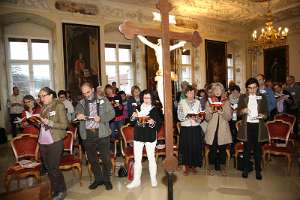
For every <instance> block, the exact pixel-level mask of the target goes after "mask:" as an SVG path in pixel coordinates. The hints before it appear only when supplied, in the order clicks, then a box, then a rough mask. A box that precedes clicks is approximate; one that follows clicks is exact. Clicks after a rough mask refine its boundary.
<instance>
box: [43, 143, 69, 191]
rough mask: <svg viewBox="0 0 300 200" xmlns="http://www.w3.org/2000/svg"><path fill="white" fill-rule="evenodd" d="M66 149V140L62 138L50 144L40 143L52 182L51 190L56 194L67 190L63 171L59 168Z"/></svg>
mask: <svg viewBox="0 0 300 200" xmlns="http://www.w3.org/2000/svg"><path fill="white" fill-rule="evenodd" d="M63 150H64V141H63V140H60V141H57V142H54V143H53V144H49V145H43V144H41V145H40V153H41V157H42V158H43V162H44V164H45V167H46V170H47V172H48V177H49V180H50V183H51V190H52V192H53V193H54V195H55V194H58V193H59V192H65V191H66V190H67V187H66V183H65V179H64V176H63V174H62V172H61V171H60V169H59V163H60V160H61V156H62V153H63Z"/></svg>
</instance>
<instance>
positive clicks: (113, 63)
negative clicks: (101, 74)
mask: <svg viewBox="0 0 300 200" xmlns="http://www.w3.org/2000/svg"><path fill="white" fill-rule="evenodd" d="M107 44H108V45H115V48H116V59H117V60H116V61H106V60H104V63H105V76H107V74H106V65H115V66H116V77H117V80H114V81H116V83H117V87H118V88H120V80H121V79H120V66H121V65H129V66H131V69H132V71H131V72H132V79H124V80H132V83H133V84H132V86H133V85H134V83H135V81H136V80H135V79H136V76H135V70H136V69H135V64H134V54H133V49H132V47H133V45H132V44H131V43H124V42H104V53H105V48H107V47H106V45H107ZM122 45H124V46H126V45H128V46H130V50H131V61H130V62H120V61H119V47H120V46H122ZM104 58H105V55H104ZM122 80H123V79H122ZM107 83H109V82H108V79H107Z"/></svg>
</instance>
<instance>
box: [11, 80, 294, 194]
mask: <svg viewBox="0 0 300 200" xmlns="http://www.w3.org/2000/svg"><path fill="white" fill-rule="evenodd" d="M263 78H264V77H263V76H262V75H258V76H257V77H256V78H250V79H248V80H247V82H246V84H245V88H246V90H247V92H246V93H245V94H240V89H239V87H238V86H233V87H231V88H230V93H231V94H230V95H229V96H228V95H226V92H225V88H224V86H223V85H222V84H221V83H212V84H211V87H210V88H209V89H208V90H207V91H204V90H200V91H199V93H197V92H196V90H195V88H194V87H193V86H191V85H186V86H185V87H184V91H182V92H181V93H180V95H179V102H178V105H177V117H178V120H179V124H180V135H179V153H178V159H179V163H180V164H181V165H183V166H184V170H183V173H184V175H188V174H189V173H190V172H193V173H196V172H197V170H196V168H197V167H201V166H202V160H203V159H202V151H203V149H204V145H207V146H208V149H209V152H210V155H211V156H210V157H211V159H210V160H211V162H212V163H213V164H214V169H215V170H216V171H219V170H221V171H222V174H224V175H225V174H226V171H225V167H224V165H225V162H226V148H227V147H228V145H229V144H231V143H235V142H236V141H237V140H239V141H243V142H244V152H243V155H244V156H243V157H244V161H245V164H244V166H245V167H244V169H243V172H242V177H244V178H247V177H248V173H249V171H250V169H249V165H248V164H247V163H249V159H250V155H251V154H250V153H251V152H252V151H253V152H254V159H255V171H256V179H258V180H261V179H262V174H261V145H260V143H261V142H267V141H268V134H267V130H266V127H265V125H264V123H265V121H266V120H267V119H269V117H270V116H271V115H272V112H273V110H274V108H275V107H276V100H275V102H274V101H273V98H274V93H272V91H270V90H269V89H268V88H266V86H265V84H264V79H263ZM289 78H290V79H293V77H291V76H290V77H288V80H289ZM289 81H290V82H293V80H289ZM287 90H289V91H290V93H289V94H291V96H293V97H294V96H295V97H296V96H297V95H298V96H299V95H300V93H299V89H298V88H297V87H296V86H294V85H292V83H291V84H289V86H288V88H287ZM276 92H277V93H280V92H281V91H280V90H279V89H276ZM81 93H82V95H83V98H82V99H81V100H80V101H79V102H78V103H77V106H76V107H75V109H74V108H73V106H71V105H72V104H70V103H69V102H66V93H65V92H64V91H60V92H59V93H58V97H59V98H58V99H57V97H56V93H55V91H53V90H51V89H50V88H48V87H44V88H42V89H41V90H40V92H39V98H40V104H41V106H40V105H39V104H38V103H37V102H36V101H35V99H34V98H33V97H32V96H31V95H26V96H25V97H24V98H23V99H22V100H21V99H18V98H17V97H16V96H18V94H19V92H18V88H16V87H15V88H14V89H13V96H15V97H14V98H12V99H11V106H12V107H14V109H12V110H11V111H13V113H12V114H13V115H14V116H13V117H15V115H16V116H17V115H18V116H19V117H20V118H24V117H26V113H20V112H19V111H18V107H21V106H24V107H25V109H26V112H29V113H30V114H40V119H41V125H40V126H39V127H36V126H33V125H32V124H29V123H28V122H26V121H24V122H22V127H23V128H24V130H26V131H25V132H28V133H33V134H39V139H38V142H39V144H40V152H41V157H42V162H43V164H44V165H45V167H46V170H47V172H48V176H49V179H50V182H51V188H52V196H53V199H64V198H65V196H66V190H67V189H66V184H65V181H64V177H63V174H62V172H61V171H60V170H59V163H60V159H61V155H62V153H63V139H64V137H65V134H66V129H67V127H68V124H69V122H70V120H73V119H74V118H75V119H76V120H78V121H79V127H78V128H79V131H78V132H79V133H80V138H81V139H82V144H83V146H84V149H85V151H86V154H87V158H88V161H89V162H90V163H91V166H92V171H93V174H94V177H95V180H94V182H93V183H92V184H91V185H89V189H91V190H92V189H96V188H97V187H98V186H101V185H104V186H105V188H106V190H111V189H112V188H113V186H112V183H111V180H110V171H111V167H112V165H111V160H110V156H111V154H110V143H111V139H112V138H115V139H117V138H118V134H119V131H120V128H121V126H122V125H124V123H127V122H128V123H131V125H132V126H134V142H133V152H134V161H135V162H134V178H133V181H132V182H131V183H129V184H128V185H127V188H128V189H132V188H136V187H138V186H140V184H141V173H142V156H143V149H144V146H145V148H146V151H147V158H148V160H149V173H150V179H151V185H152V186H153V187H156V186H157V179H156V176H157V164H156V160H155V148H156V145H157V133H158V131H159V130H160V128H161V126H162V122H163V115H162V112H161V110H159V109H158V108H157V107H156V106H155V104H154V102H155V100H154V95H153V93H152V92H150V91H149V90H144V91H142V92H141V90H140V88H139V87H138V86H133V87H132V90H131V94H132V96H130V97H129V98H127V97H126V95H124V94H123V93H122V92H119V94H118V95H117V94H116V89H115V88H114V87H113V86H111V85H107V86H106V87H105V89H104V91H103V90H102V88H97V90H96V91H95V90H94V88H93V86H92V85H91V84H90V83H88V82H85V83H83V84H82V85H81ZM206 94H208V95H206ZM196 95H199V97H198V98H196ZM297 101H298V105H299V102H300V101H299V98H298V100H297V99H296V98H293V102H297ZM23 104H24V105H23ZM293 105H294V104H293ZM293 105H292V106H291V107H290V108H289V109H290V110H291V111H294V112H295V113H296V112H297V111H298V108H299V107H295V108H294V110H293ZM20 110H21V109H20ZM68 113H70V115H68ZM141 117H146V121H143V122H141V121H140V120H139V119H140V118H141ZM238 119H241V127H240V128H239V130H236V132H234V131H233V130H234V129H233V127H235V123H236V122H237V120H238ZM98 152H101V153H100V159H101V161H102V165H100V164H99V162H98V158H97V156H98Z"/></svg>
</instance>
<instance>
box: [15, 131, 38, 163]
mask: <svg viewBox="0 0 300 200" xmlns="http://www.w3.org/2000/svg"><path fill="white" fill-rule="evenodd" d="M10 144H11V147H12V149H13V152H14V155H15V158H16V161H17V162H18V161H19V160H20V159H22V158H26V159H35V160H37V159H38V152H39V145H38V136H37V135H32V134H22V135H20V136H18V137H15V138H13V139H12V140H11V141H10Z"/></svg>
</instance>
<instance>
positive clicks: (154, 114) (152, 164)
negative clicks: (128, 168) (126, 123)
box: [127, 90, 162, 189]
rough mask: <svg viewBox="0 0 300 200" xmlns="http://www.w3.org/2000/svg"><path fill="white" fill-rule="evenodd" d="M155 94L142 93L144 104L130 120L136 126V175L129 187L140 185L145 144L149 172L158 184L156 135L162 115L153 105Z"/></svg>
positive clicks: (154, 182)
mask: <svg viewBox="0 0 300 200" xmlns="http://www.w3.org/2000/svg"><path fill="white" fill-rule="evenodd" d="M153 102H154V101H153V96H152V94H151V92H150V91H148V90H146V91H144V92H143V95H142V104H141V106H140V110H139V111H135V112H133V114H132V116H131V118H130V120H131V121H133V122H135V126H134V141H133V152H134V175H133V181H132V182H131V183H129V184H128V185H127V188H128V189H132V188H135V187H138V186H140V184H141V174H142V156H143V149H144V146H145V147H146V151H147V158H148V161H149V173H150V178H151V185H152V187H156V186H157V180H156V172H157V165H156V161H155V147H156V142H157V140H156V135H157V132H158V131H159V129H160V127H161V122H162V117H161V113H160V111H159V110H158V109H157V108H156V107H155V106H154V105H153Z"/></svg>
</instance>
